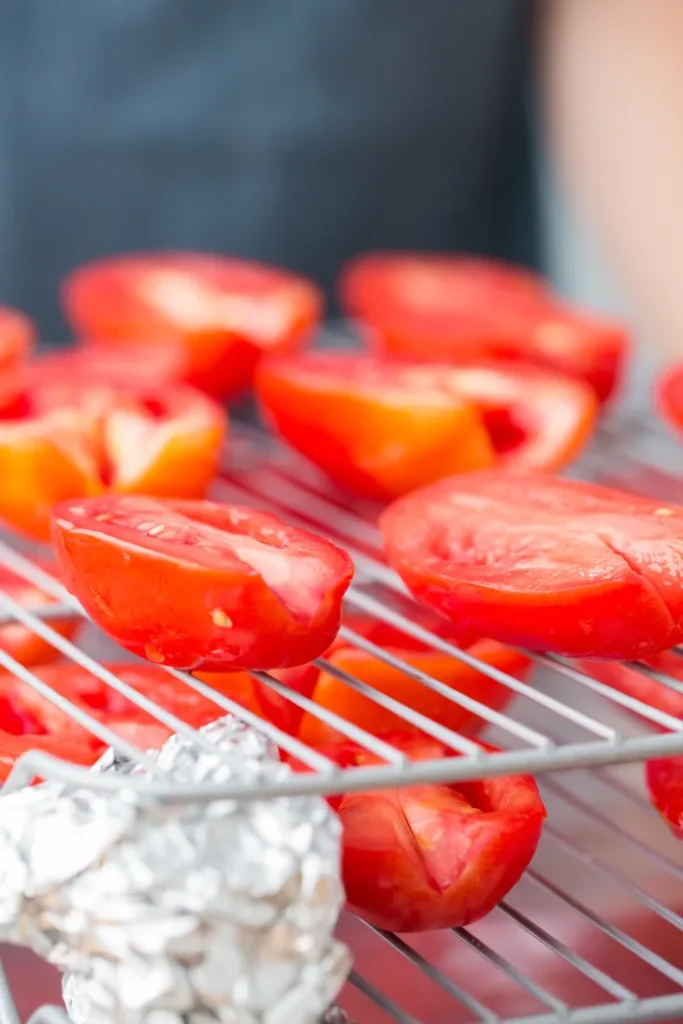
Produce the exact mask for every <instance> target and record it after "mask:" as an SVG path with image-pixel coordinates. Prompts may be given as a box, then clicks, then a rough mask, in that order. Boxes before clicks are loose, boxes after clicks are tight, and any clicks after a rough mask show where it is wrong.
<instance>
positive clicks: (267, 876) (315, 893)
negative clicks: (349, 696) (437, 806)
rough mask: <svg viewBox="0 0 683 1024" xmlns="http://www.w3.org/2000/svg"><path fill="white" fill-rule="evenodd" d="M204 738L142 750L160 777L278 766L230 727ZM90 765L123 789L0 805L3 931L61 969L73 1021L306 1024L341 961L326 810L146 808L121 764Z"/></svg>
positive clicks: (333, 847) (184, 778) (333, 823)
mask: <svg viewBox="0 0 683 1024" xmlns="http://www.w3.org/2000/svg"><path fill="white" fill-rule="evenodd" d="M202 737H203V740H204V741H205V742H204V743H199V742H197V741H194V740H190V739H185V738H181V737H178V736H174V737H172V738H171V739H170V740H168V742H167V743H166V744H165V746H164V747H163V748H162V749H161V750H160V751H159V752H158V753H156V754H155V755H153V756H155V758H156V761H157V765H158V767H159V768H160V769H162V771H163V775H164V780H165V781H168V780H171V781H176V782H178V783H212V782H213V783H221V782H228V781H229V782H237V781H239V782H245V783H249V782H252V783H253V784H255V785H256V784H263V783H268V782H274V781H276V780H277V779H280V778H281V777H282V774H283V773H286V772H288V771H289V768H288V767H287V766H286V765H282V764H281V763H280V762H279V760H278V758H277V752H276V751H275V749H274V748H273V747H272V746H271V745H270V744H269V743H268V741H267V740H265V739H264V738H262V737H261V736H259V735H258V734H257V733H255V732H254V731H253V730H252V729H250V728H249V727H248V726H245V725H244V724H242V723H241V722H239V721H238V720H237V719H235V718H232V717H227V718H222V719H220V720H219V721H217V722H215V723H213V724H212V725H210V726H207V727H206V728H205V729H203V730H202ZM207 747H208V749H207ZM98 770H100V771H107V772H116V773H119V774H121V776H122V778H121V789H120V791H118V792H117V793H115V794H110V793H103V792H97V791H94V790H89V789H86V788H79V789H72V788H69V787H66V786H64V785H62V784H58V783H55V782H47V783H44V784H43V785H41V786H38V787H34V788H30V789H29V788H27V789H23V790H20V791H18V792H14V793H11V794H8V795H7V796H6V797H4V798H3V799H1V800H0V844H1V845H2V850H3V856H2V858H0V928H1V929H2V931H1V934H2V937H3V938H5V939H6V940H8V941H10V942H15V943H19V944H22V945H26V946H29V947H31V948H32V949H33V950H35V951H36V952H37V953H38V954H39V955H41V956H43V957H45V958H46V959H47V960H49V961H50V962H51V963H53V964H56V965H57V966H58V967H60V968H61V969H62V970H63V971H64V972H65V979H64V997H65V1002H66V1005H67V1009H68V1012H69V1015H70V1017H71V1018H72V1020H73V1021H74V1022H75V1024H106V1022H111V1021H115V1022H125V1024H181V1022H187V1024H210V1022H212V1021H221V1022H225V1024H261V1022H263V1024H309V1022H310V1024H317V1022H318V1021H319V1020H320V1018H321V1017H322V1015H323V1014H324V1013H325V1011H326V1009H327V1007H329V1006H330V1004H331V1002H332V1001H333V999H334V997H335V995H336V994H337V992H338V991H339V989H340V987H341V985H342V984H343V982H344V979H345V977H346V974H347V972H348V969H349V966H350V957H349V953H348V950H347V949H346V947H345V946H343V945H342V944H341V943H339V942H337V941H336V940H335V939H334V938H333V930H334V927H335V924H336V920H337V916H338V914H339V911H340V909H341V906H342V903H343V891H342V887H341V883H340V880H339V858H340V827H339V823H338V821H337V819H336V817H335V815H334V814H333V813H332V812H331V811H330V809H329V808H328V806H327V804H326V803H325V801H324V800H323V799H322V798H320V797H314V796H312V797H309V796H301V797H299V796H297V797H294V798H291V797H278V798H277V799H273V800H260V801H241V802H237V801H235V800H218V799H217V800H214V801H210V802H206V801H201V802H199V801H197V802H192V803H177V804H175V803H173V804H172V803H161V802H150V801H149V799H148V798H143V797H142V796H141V795H140V794H136V793H135V790H134V788H133V787H132V786H127V785H126V779H125V776H126V775H127V774H135V775H137V774H141V775H144V774H145V773H144V772H143V771H142V770H141V769H139V768H135V767H133V766H132V764H131V763H130V762H128V761H126V760H123V759H121V758H120V757H118V756H117V755H114V754H113V753H112V752H110V753H109V754H108V755H105V758H103V760H102V761H101V762H100V764H99V765H98ZM330 1012H331V1013H332V1014H335V1013H338V1012H339V1011H337V1010H336V1009H333V1010H332V1011H330ZM329 1019H330V1020H333V1021H334V1020H337V1019H342V1020H343V1019H344V1018H343V1017H342V1018H338V1017H335V1016H332V1017H330V1018H329Z"/></svg>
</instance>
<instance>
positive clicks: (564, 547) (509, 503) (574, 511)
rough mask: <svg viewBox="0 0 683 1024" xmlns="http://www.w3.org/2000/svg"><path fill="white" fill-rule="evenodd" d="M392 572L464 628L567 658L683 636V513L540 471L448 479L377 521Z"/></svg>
mask: <svg viewBox="0 0 683 1024" xmlns="http://www.w3.org/2000/svg"><path fill="white" fill-rule="evenodd" d="M380 529H381V530H382V533H383V535H384V539H385V544H386V550H387V554H388V557H389V561H390V563H391V565H393V567H394V568H395V569H396V571H397V572H398V573H399V574H400V575H401V577H402V578H403V580H404V582H405V583H406V584H407V586H408V587H409V588H410V590H411V591H412V592H413V594H414V595H415V596H416V597H417V598H418V599H419V600H422V601H424V602H425V604H427V605H428V606H429V607H431V608H434V609H435V610H437V611H439V612H441V613H442V614H443V615H445V616H446V617H447V618H448V619H450V620H451V621H452V622H454V623H455V625H456V628H458V629H465V630H473V631H475V632H476V633H478V634H479V635H482V636H490V637H493V638H494V639H496V640H500V641H501V642H503V643H509V644H512V645H514V646H520V647H525V648H527V649H528V650H534V651H554V652H556V653H558V654H564V655H567V656H569V657H589V658H604V659H610V660H627V659H638V658H646V657H649V656H651V655H653V654H657V653H659V652H660V651H662V650H666V649H667V648H669V647H672V646H673V645H675V644H677V643H679V642H680V641H681V640H683V508H681V507H679V506H675V505H668V506H661V505H659V504H658V503H657V502H654V501H650V500H648V499H646V498H639V497H636V496H634V495H630V494H625V493H622V492H621V491H613V490H609V489H608V488H605V487H599V486H597V485H594V484H588V483H583V482H580V481H575V480H562V479H559V478H555V477H551V476H545V475H543V474H540V473H509V472H503V471H500V470H499V471H493V470H491V471H483V472H480V473H471V474H469V475H467V476H459V477H452V478H451V479H450V480H442V481H440V482H439V483H437V484H434V485H432V486H431V487H428V488H424V489H423V490H421V491H416V492H415V493H413V494H411V495H409V496H408V497H406V498H402V499H401V500H399V501H397V502H395V504H394V505H392V506H391V507H390V508H389V509H387V510H386V511H385V512H384V513H383V514H382V516H381V517H380Z"/></svg>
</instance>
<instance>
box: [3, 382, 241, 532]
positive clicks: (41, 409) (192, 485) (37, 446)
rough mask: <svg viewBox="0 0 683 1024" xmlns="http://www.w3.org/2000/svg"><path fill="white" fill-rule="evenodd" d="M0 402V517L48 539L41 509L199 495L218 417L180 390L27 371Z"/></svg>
mask: <svg viewBox="0 0 683 1024" xmlns="http://www.w3.org/2000/svg"><path fill="white" fill-rule="evenodd" d="M4 389H5V394H4V396H3V397H2V398H0V480H2V487H1V488H0V519H3V520H4V521H5V522H6V523H7V524H8V525H10V526H12V527H14V528H15V529H17V530H20V531H22V532H24V533H27V534H29V535H30V536H34V537H38V538H40V539H47V538H48V537H49V531H50V521H49V514H50V509H51V508H52V506H53V505H55V504H56V503H57V502H59V501H64V500H66V499H68V498H76V497H81V496H89V495H95V494H100V493H102V492H104V491H107V490H110V491H114V492H115V493H149V494H158V495H164V496H165V495H171V496H174V497H180V498H183V497H187V498H194V497H203V495H204V493H205V491H206V488H207V487H208V485H209V482H210V481H211V478H212V476H213V474H214V471H215V468H216V464H217V462H218V458H219V455H220V450H221V446H222V443H223V439H224V437H225V433H226V427H227V418H226V414H225V412H224V410H223V409H221V408H220V406H219V405H218V404H217V403H215V402H213V401H212V400H211V399H210V398H208V397H207V396H206V395H203V394H201V393H200V392H198V391H195V390H194V389H192V388H188V387H186V386H185V385H181V384H176V385H170V384H167V385H165V386H164V387H163V388H159V387H157V386H156V385H155V386H154V387H152V386H145V385H144V384H140V385H132V384H130V385H125V384H123V383H120V382H116V381H113V380H109V381H105V380H101V381H92V382H90V383H87V382H86V381H85V380H83V379H81V378H80V377H79V376H78V374H75V375H73V376H71V375H69V376H67V377H60V376H56V375H55V376H52V375H50V374H49V373H46V372H44V371H42V370H40V369H39V370H37V371H33V370H27V371H25V372H22V373H20V374H19V375H18V376H17V377H16V378H14V379H13V380H12V381H8V382H4Z"/></svg>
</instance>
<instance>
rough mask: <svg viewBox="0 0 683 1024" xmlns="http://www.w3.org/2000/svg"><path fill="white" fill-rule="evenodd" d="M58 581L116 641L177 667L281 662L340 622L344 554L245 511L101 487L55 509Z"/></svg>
mask: <svg viewBox="0 0 683 1024" xmlns="http://www.w3.org/2000/svg"><path fill="white" fill-rule="evenodd" d="M53 539H54V543H55V550H56V553H57V559H58V562H59V565H60V569H61V571H62V575H63V578H64V581H65V584H66V586H67V587H68V588H69V589H70V590H71V592H72V593H73V594H75V595H76V597H78V599H79V600H80V601H81V603H82V604H83V606H84V607H85V609H86V611H87V612H88V613H89V614H90V615H91V617H92V618H93V619H94V621H95V622H96V623H97V624H98V625H99V626H101V627H102V629H104V630H105V632H107V633H109V635H110V636H112V637H114V639H115V640H117V641H118V642H119V643H120V644H121V645H122V646H123V647H126V648H127V649H128V650H130V651H132V652H133V653H134V654H138V655H140V656H141V657H143V658H147V659H148V660H150V661H153V662H156V663H158V664H165V665H168V666H172V667H174V668H185V669H199V668H201V669H202V670H203V671H205V672H209V671H217V672H221V671H226V670H230V671H241V670H249V669H271V668H282V667H287V666H289V665H297V664H303V663H304V662H307V661H311V660H313V659H314V658H316V657H318V655H320V654H321V653H322V652H323V651H324V650H326V649H327V648H328V647H329V645H330V644H331V643H332V640H333V639H334V637H335V636H336V633H337V631H338V629H339V622H340V618H341V600H342V597H343V595H344V593H345V591H346V589H347V587H348V585H349V583H350V582H351V576H352V574H353V565H352V562H351V559H350V558H349V557H348V555H347V554H346V553H345V552H344V551H342V550H341V549H339V548H337V547H335V546H334V545H333V544H331V543H330V542H329V541H326V540H323V539H321V538H319V537H315V536H314V535H313V534H310V533H307V532H306V531H304V530H296V529H293V528H291V527H288V526H285V525H284V524H282V523H281V522H280V521H279V520H278V519H276V518H275V517H274V516H270V515H267V514H265V513H261V512H255V511H254V510H253V509H246V508H245V509H243V508H238V507H235V506H228V505H218V504H216V503H214V502H209V501H206V502H202V501H196V502H195V501H166V502H163V501H155V500H152V499H148V498H137V497H127V498H126V497H114V496H109V497H107V496H105V497H102V498H96V499H93V500H90V501H81V502H66V503H64V504H63V505H60V506H59V507H57V508H56V509H55V510H54V513H53Z"/></svg>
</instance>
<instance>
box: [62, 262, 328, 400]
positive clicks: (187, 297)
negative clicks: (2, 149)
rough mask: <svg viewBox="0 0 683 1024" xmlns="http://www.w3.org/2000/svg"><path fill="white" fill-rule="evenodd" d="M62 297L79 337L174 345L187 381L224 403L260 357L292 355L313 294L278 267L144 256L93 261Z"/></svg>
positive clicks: (310, 326)
mask: <svg viewBox="0 0 683 1024" xmlns="http://www.w3.org/2000/svg"><path fill="white" fill-rule="evenodd" d="M62 299H63V304H64V309H65V312H66V316H67V318H68V319H69V321H70V323H71V325H72V327H73V329H74V331H75V332H76V334H77V336H78V337H79V338H81V339H83V340H85V341H87V342H88V343H90V344H97V343H98V342H106V343H113V344H116V345H121V346H133V347H135V348H137V347H138V346H140V345H144V346H147V345H157V346H160V347H164V346H166V345H167V344H174V343H176V344H177V343H178V342H180V343H181V344H182V346H183V348H184V351H185V353H186V358H187V364H186V371H185V379H186V380H187V381H188V382H189V383H190V384H194V385H195V386H196V387H199V388H201V389H202V390H204V391H208V392H209V393H210V394H213V395H216V396H218V397H221V398H228V397H231V396H232V395H234V394H237V393H239V392H240V391H242V390H243V389H244V388H245V387H247V386H248V385H249V384H250V382H251V379H252V376H253V372H254V368H255V366H256V364H257V362H258V360H259V358H260V356H261V354H262V353H263V352H266V351H273V350H275V349H290V348H296V347H298V346H299V345H301V344H303V343H304V342H305V341H306V339H307V338H308V336H309V335H310V334H311V333H312V332H313V331H314V330H315V328H316V327H317V325H318V323H319V321H320V318H321V316H322V310H323V297H322V293H321V291H320V290H319V289H318V287H317V286H316V285H315V284H314V283H313V282H312V281H309V280H308V279H307V278H305V277H301V276H299V275H298V274H293V273H290V272H288V271H285V270H280V269H278V268H275V267H270V266H266V265H264V264H260V263H251V262H248V261H245V260H240V259H233V258H230V257H225V256H215V255H208V254H200V253H147V254H140V255H129V256H120V257H117V258H113V259H109V260H102V261H99V262H96V263H90V264H87V265H86V266H83V267H81V268H79V269H78V270H76V271H74V273H73V274H72V275H71V276H70V277H69V278H67V280H66V282H65V284H64V287H63V290H62Z"/></svg>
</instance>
